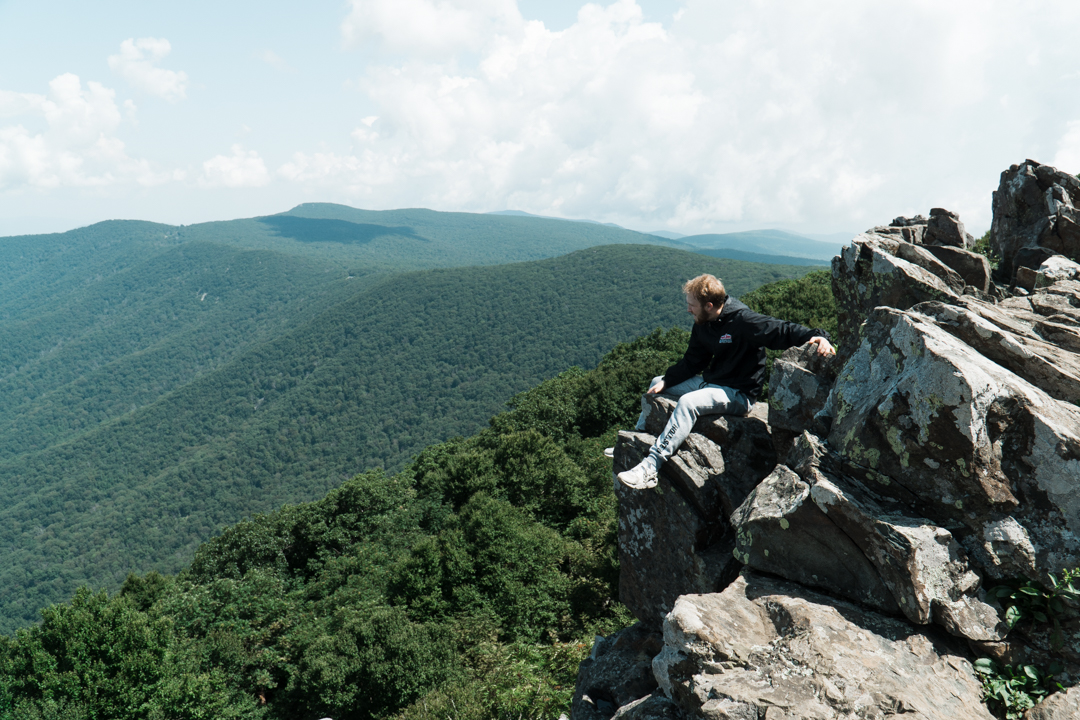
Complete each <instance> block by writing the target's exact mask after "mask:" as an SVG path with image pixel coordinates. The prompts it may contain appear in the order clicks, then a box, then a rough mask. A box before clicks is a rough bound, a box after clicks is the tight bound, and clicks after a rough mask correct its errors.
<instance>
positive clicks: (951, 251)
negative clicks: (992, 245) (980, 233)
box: [924, 245, 990, 292]
mask: <svg viewBox="0 0 1080 720" xmlns="http://www.w3.org/2000/svg"><path fill="white" fill-rule="evenodd" d="M924 249H925V250H926V252H928V253H930V254H931V255H933V256H934V257H935V258H937V259H938V260H940V261H941V262H942V263H944V264H945V265H947V266H948V267H949V268H951V269H952V270H954V271H955V272H956V273H957V274H958V275H959V276H960V277H961V278H963V280H964V282H965V283H967V284H968V285H970V286H971V287H973V288H976V289H977V290H979V291H981V292H987V291H989V290H990V261H989V260H988V259H987V258H986V256H985V255H980V254H979V253H975V252H971V251H970V250H963V249H961V248H958V247H946V246H935V245H928V246H926V247H925V248H924Z"/></svg>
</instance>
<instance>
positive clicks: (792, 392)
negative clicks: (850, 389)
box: [769, 344, 839, 435]
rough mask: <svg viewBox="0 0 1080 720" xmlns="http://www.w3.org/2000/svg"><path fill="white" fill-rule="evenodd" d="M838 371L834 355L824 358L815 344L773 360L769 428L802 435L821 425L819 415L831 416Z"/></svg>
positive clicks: (786, 352)
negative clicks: (830, 404) (833, 387)
mask: <svg viewBox="0 0 1080 720" xmlns="http://www.w3.org/2000/svg"><path fill="white" fill-rule="evenodd" d="M838 369H839V367H838V366H837V363H836V357H835V356H834V355H830V356H825V355H822V354H821V353H819V352H818V351H817V348H816V347H815V346H813V345H809V344H807V345H803V346H801V347H794V348H789V349H788V350H786V351H784V354H783V355H781V356H780V357H778V358H777V359H776V360H774V361H773V367H772V374H771V375H770V376H769V427H770V429H771V430H772V431H773V432H774V433H775V432H776V431H777V430H785V431H788V432H790V433H794V434H797V435H801V434H802V432H803V430H805V429H807V428H815V427H816V425H815V424H816V423H820V422H821V419H820V418H819V417H818V416H819V414H820V413H821V412H822V411H825V412H826V414H827V415H829V416H830V417H831V414H832V413H831V411H829V409H828V408H827V407H826V406H827V405H828V403H829V393H830V392H831V391H832V386H833V383H834V382H836V372H837V370H838ZM820 430H827V428H825V427H821V428H819V432H820ZM822 434H824V433H822Z"/></svg>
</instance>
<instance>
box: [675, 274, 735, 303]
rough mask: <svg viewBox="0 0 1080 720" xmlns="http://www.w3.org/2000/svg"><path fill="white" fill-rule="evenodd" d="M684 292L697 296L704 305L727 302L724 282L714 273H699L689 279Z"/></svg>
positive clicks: (684, 286)
mask: <svg viewBox="0 0 1080 720" xmlns="http://www.w3.org/2000/svg"><path fill="white" fill-rule="evenodd" d="M683 292H684V293H686V294H687V295H692V296H694V297H695V298H697V300H698V302H699V303H701V304H702V306H704V305H706V304H708V303H712V304H713V307H720V306H721V305H723V304H724V303H725V302H727V291H725V290H724V283H722V282H720V280H719V278H717V277H715V276H713V275H698V276H697V277H696V278H694V279H693V280H687V281H686V284H685V285H683Z"/></svg>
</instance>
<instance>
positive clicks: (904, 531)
mask: <svg viewBox="0 0 1080 720" xmlns="http://www.w3.org/2000/svg"><path fill="white" fill-rule="evenodd" d="M801 448H802V454H803V458H802V460H801V462H799V464H798V465H797V468H798V469H797V472H796V471H795V470H793V469H789V468H788V467H786V466H779V467H777V469H776V470H775V471H774V472H773V473H772V475H770V476H769V477H768V478H766V479H765V480H764V481H762V483H761V484H760V485H759V486H758V487H757V488H756V489H755V490H754V492H753V493H751V495H750V496H749V497H748V498H747V500H746V502H745V503H743V505H742V506H741V507H740V508H739V509H738V510H737V511H736V512H735V513H734V514H733V515H732V516H731V523H732V526H733V527H734V528H735V533H736V547H735V553H736V556H737V557H738V558H739V560H740V561H741V562H743V563H745V564H747V565H749V566H750V567H752V568H755V569H757V570H762V571H765V572H769V573H772V574H774V575H779V576H781V577H783V578H786V579H788V580H793V581H795V582H799V583H801V584H803V585H806V586H809V587H818V588H822V589H824V590H827V591H829V592H831V593H833V594H836V595H840V596H843V597H846V598H848V599H851V600H854V601H857V602H861V603H863V604H864V605H868V606H870V607H873V608H875V609H878V610H881V611H883V612H887V613H902V614H903V615H905V616H906V617H907V618H908V619H909V620H910V621H912V622H914V623H917V624H920V625H925V624H928V623H930V622H931V621H932V620H933V621H934V622H937V623H938V624H940V625H942V626H943V627H945V628H946V629H947V630H949V631H950V632H951V633H953V634H956V635H958V636H962V637H967V638H970V639H972V640H1000V639H1001V638H1003V637H1004V635H1005V633H1006V632H1007V628H1006V627H1005V626H1004V624H1003V623H1002V622H1001V618H1000V617H998V611H997V609H995V608H993V607H990V606H988V605H986V604H985V603H983V602H982V601H980V600H978V599H977V598H975V597H973V595H974V594H975V591H976V590H977V589H978V588H979V583H980V579H979V577H978V575H976V574H975V573H974V572H972V570H971V568H970V566H969V564H968V559H967V553H966V552H965V551H964V549H963V548H962V547H961V546H960V544H959V543H957V542H956V540H955V539H954V538H953V536H952V534H951V533H950V532H949V531H948V530H946V529H945V528H942V527H939V526H935V525H934V524H933V523H931V522H930V521H928V520H926V519H925V518H919V517H912V516H910V515H908V514H905V513H904V512H903V509H902V508H900V507H897V506H895V504H894V505H893V506H892V507H888V506H886V505H883V504H882V503H881V502H879V501H878V499H876V498H875V497H874V494H873V493H872V492H871V491H870V490H869V489H867V488H865V487H863V486H862V485H861V484H860V483H858V482H857V481H855V480H852V479H850V478H845V477H843V476H841V475H836V474H830V472H828V470H831V469H833V468H834V467H835V466H836V465H838V464H839V461H833V460H832V459H831V458H829V456H828V454H827V451H826V450H825V449H824V448H823V447H822V446H820V445H819V444H818V442H817V441H816V439H815V438H813V437H812V436H810V435H808V434H807V435H805V436H804V438H803V440H802V443H801ZM798 455H799V452H797V451H796V452H793V453H792V459H795V460H797V459H798ZM823 465H826V466H829V467H828V468H827V470H826V471H823V470H822V466H823Z"/></svg>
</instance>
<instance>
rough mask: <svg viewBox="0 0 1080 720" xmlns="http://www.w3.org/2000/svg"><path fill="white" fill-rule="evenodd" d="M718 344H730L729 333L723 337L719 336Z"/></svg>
mask: <svg viewBox="0 0 1080 720" xmlns="http://www.w3.org/2000/svg"><path fill="white" fill-rule="evenodd" d="M720 342H722V343H730V342H731V333H724V334H723V335H721V336H720Z"/></svg>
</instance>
